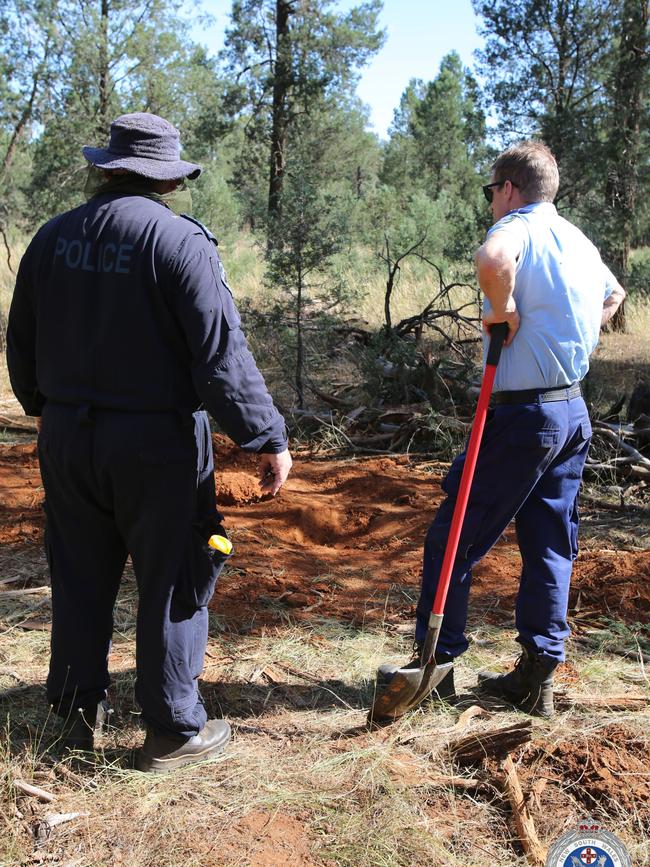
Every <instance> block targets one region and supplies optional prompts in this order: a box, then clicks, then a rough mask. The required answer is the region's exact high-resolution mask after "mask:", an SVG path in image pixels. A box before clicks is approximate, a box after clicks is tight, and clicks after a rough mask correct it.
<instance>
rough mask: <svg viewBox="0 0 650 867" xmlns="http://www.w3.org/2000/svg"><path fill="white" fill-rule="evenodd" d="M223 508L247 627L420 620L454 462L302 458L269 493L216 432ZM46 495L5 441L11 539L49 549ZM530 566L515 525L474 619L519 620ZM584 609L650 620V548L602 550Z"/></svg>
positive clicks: (1, 529)
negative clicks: (423, 572)
mask: <svg viewBox="0 0 650 867" xmlns="http://www.w3.org/2000/svg"><path fill="white" fill-rule="evenodd" d="M214 444H215V453H216V456H215V457H216V467H217V472H216V478H217V488H218V496H219V502H220V508H221V509H222V511H223V513H224V514H225V516H226V526H227V527H228V530H229V532H230V533H231V535H232V538H233V540H234V544H235V556H234V557H233V559H232V560H231V561H230V568H229V569H228V570H227V571H226V573H225V574H224V575H223V576H222V578H221V579H220V583H219V587H218V589H217V593H216V595H215V598H214V601H213V606H214V607H215V608H216V609H217V610H218V611H219V612H220V614H221V615H222V616H223V617H224V618H226V619H227V620H228V621H230V626H231V628H237V626H238V625H239V626H240V627H241V628H242V629H243V630H248V629H249V627H250V623H251V622H252V621H254V622H255V623H256V624H257V625H261V624H263V623H264V622H265V620H267V619H275V618H277V613H278V610H279V609H282V608H284V609H291V612H292V615H293V616H294V618H296V619H309V618H311V617H313V616H314V614H317V615H319V616H320V615H322V616H330V617H331V616H334V617H338V618H341V619H342V620H345V621H346V622H350V623H353V624H360V623H362V622H363V623H365V624H368V625H369V624H372V623H373V622H385V621H386V619H387V618H388V619H389V620H404V621H408V620H410V619H411V618H412V616H413V612H414V607H415V602H416V600H417V591H418V585H419V575H420V563H421V556H422V554H421V545H422V540H423V538H424V534H425V532H426V529H427V527H428V525H429V522H430V521H431V519H432V517H433V514H434V512H435V509H436V506H437V505H438V503H439V502H440V499H441V496H442V493H441V490H440V480H441V477H442V474H443V472H444V466H443V465H440V464H415V463H413V462H411V461H410V460H409V459H408V458H407V457H395V458H393V457H378V458H370V459H356V460H323V459H313V458H310V457H309V456H305V455H299V456H297V457H296V460H295V463H294V469H293V472H292V474H291V476H290V477H289V480H288V482H287V483H286V485H285V486H284V488H283V489H282V491H281V492H280V494H278V496H277V497H275V499H271V498H268V497H266V498H260V497H259V495H258V490H259V488H258V483H257V478H256V458H255V456H251V455H247V454H245V453H243V452H241V451H240V450H239V449H237V448H236V447H234V446H232V445H231V444H230V443H229V442H228V441H226V440H224V439H223V438H222V437H218V436H215V437H214ZM42 499H43V489H42V486H41V480H40V475H39V471H38V462H37V457H36V449H35V445H33V444H22V445H12V446H10V445H0V543H2V544H9V545H11V544H14V545H18V546H21V547H22V546H23V545H25V544H31V543H34V542H38V541H39V540H40V538H41V535H42V529H43V512H42ZM519 568H520V560H519V554H518V550H517V547H516V539H515V534H514V528H509V529H508V531H507V532H506V534H505V535H504V538H503V539H502V540H501V541H500V542H499V543H498V544H497V545H496V546H495V548H493V550H492V551H491V552H490V553H489V554H488V555H487V556H486V557H485V558H484V560H483V561H482V562H481V563H480V564H479V565H478V566H477V567H476V569H475V570H474V584H473V589H472V612H473V613H472V617H473V618H474V621H475V622H477V621H478V622H491V623H499V622H503V621H504V619H510V618H511V616H512V610H513V603H514V599H515V595H516V591H517V579H518V574H519ZM576 604H577V606H578V608H579V610H580V612H596V613H602V614H610V615H612V616H615V617H616V618H618V619H622V620H625V621H628V622H645V621H646V620H647V616H648V611H650V555H649V554H648V552H647V551H624V550H612V549H609V548H593V547H592V548H591V549H590V550H585V551H583V552H582V553H581V554H580V556H579V558H578V560H577V562H576V567H575V571H574V577H573V585H572V596H571V605H572V606H574V605H576Z"/></svg>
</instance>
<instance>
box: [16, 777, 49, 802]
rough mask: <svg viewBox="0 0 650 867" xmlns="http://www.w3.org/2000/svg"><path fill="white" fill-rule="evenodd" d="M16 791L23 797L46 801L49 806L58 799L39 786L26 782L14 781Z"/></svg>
mask: <svg viewBox="0 0 650 867" xmlns="http://www.w3.org/2000/svg"><path fill="white" fill-rule="evenodd" d="M13 785H14V789H16V790H17V791H18V792H22V793H23V795H29V796H30V797H32V798H38V800H39V801H44V802H45V803H46V804H49V803H50V802H51V801H53V800H54V798H55V797H56V796H55V795H53V794H52V793H51V792H47V791H46V790H45V789H41V788H40V787H39V786H32V784H31V783H26V782H25V781H24V780H14V782H13Z"/></svg>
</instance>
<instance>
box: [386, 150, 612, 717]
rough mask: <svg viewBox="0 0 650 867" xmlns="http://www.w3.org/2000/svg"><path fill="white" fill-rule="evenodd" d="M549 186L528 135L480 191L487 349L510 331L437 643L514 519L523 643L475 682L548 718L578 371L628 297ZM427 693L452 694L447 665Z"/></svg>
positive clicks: (448, 645) (454, 480)
mask: <svg viewBox="0 0 650 867" xmlns="http://www.w3.org/2000/svg"><path fill="white" fill-rule="evenodd" d="M558 185H559V175H558V170H557V164H556V162H555V158H554V157H553V154H552V153H551V152H550V150H549V149H548V148H547V147H546V146H545V145H543V144H541V143H538V142H523V143H522V144H520V145H517V146H514V147H511V148H509V149H508V150H507V151H504V153H502V154H501V155H500V156H499V157H498V158H497V160H496V161H495V163H494V166H493V171H492V179H491V182H490V183H489V184H486V185H485V187H484V188H483V191H484V193H485V197H486V199H487V200H488V202H490V203H491V207H492V216H493V218H494V224H493V226H492V228H491V229H490V230H489V232H488V235H487V238H486V240H485V243H484V244H483V245H482V246H481V247H480V248H479V250H478V252H477V254H476V267H477V272H478V279H479V283H480V286H481V289H482V291H483V293H484V296H485V304H484V310H483V326H484V330H485V332H486V345H487V342H488V340H489V330H490V327H491V326H492V325H494V324H496V323H499V322H507V323H508V327H509V332H508V337H507V339H506V341H505V343H504V350H503V352H502V354H501V359H500V361H499V365H498V368H497V374H496V381H495V387H494V390H495V394H494V404H495V405H494V409H493V410H492V412H491V414H490V416H489V417H488V421H487V424H486V427H485V431H484V434H483V441H482V445H481V449H480V452H479V456H478V462H477V466H476V471H475V475H474V481H473V485H472V490H471V493H470V498H469V503H468V507H467V512H466V515H465V521H464V524H463V528H462V532H461V536H460V541H459V545H458V553H457V555H456V560H455V563H454V568H453V571H452V575H451V584H450V587H449V592H448V595H447V601H446V605H445V611H444V619H443V623H442V628H441V631H440V637H439V639H438V645H437V650H436V662H437V663H438V664H441V663H448V662H450V661H452V660H453V659H454V658H455V657H456V656H459V655H460V654H461V653H463V652H464V651H465V650H466V649H467V647H468V642H467V639H466V637H465V624H466V619H467V608H468V601H469V590H470V584H471V580H472V571H471V570H472V566H473V565H474V564H475V563H476V562H477V561H478V560H480V558H481V557H483V556H484V555H485V554H486V553H487V551H489V549H490V548H491V547H492V546H493V545H494V544H495V542H496V541H497V540H498V539H499V537H500V536H501V534H502V533H503V531H504V530H505V528H506V527H507V526H508V524H509V523H510V521H511V520H512V519H513V518H514V519H515V525H516V529H517V540H518V544H519V549H520V551H521V558H522V572H521V579H520V586H519V594H518V597H517V606H516V626H517V632H518V635H517V641H518V642H519V643H520V645H521V648H522V652H521V655H520V657H519V659H518V661H517V663H516V665H515V667H514V670H513V671H511V672H509V673H508V674H504V675H497V674H494V673H492V672H485V673H483V674H480V675H479V686H480V687H481V689H482V691H484V692H485V693H487V694H488V695H491V696H494V697H496V698H499V699H501V700H505V701H506V702H507V703H509V704H514V705H515V706H516V707H519V708H520V709H522V710H525V711H527V712H528V713H531V714H535V715H539V716H543V717H549V716H551V715H552V714H553V688H552V681H553V671H554V669H555V668H556V667H557V665H558V664H559V663H560V662H562V661H563V660H564V641H565V639H566V638H567V636H568V635H569V628H568V624H567V620H566V618H567V608H568V596H569V584H570V579H571V570H572V565H573V560H574V559H575V557H576V556H577V552H578V547H577V532H578V510H577V499H578V490H579V487H580V481H581V477H582V470H583V467H584V463H585V460H586V457H587V451H588V448H589V441H590V438H591V425H590V422H589V416H588V413H587V408H586V406H585V403H584V400H583V399H582V395H581V390H580V381H581V380H582V378H583V377H584V376H585V374H586V373H587V370H588V368H589V355H590V354H591V352H592V351H593V349H594V348H595V346H596V343H597V341H598V333H599V330H600V327H601V325H603V324H604V323H605V322H607V321H608V320H609V319H610V318H611V317H612V316H613V315H614V313H615V312H616V310H617V308H618V306H619V305H620V303H621V301H622V300H623V298H624V296H625V293H624V291H623V289H622V288H621V286H620V285H619V284H618V282H617V281H616V279H615V278H614V277H613V275H612V273H611V272H610V271H609V269H608V268H607V267H606V266H605V265H604V264H603V262H602V260H601V258H600V255H599V253H598V251H597V249H596V248H595V247H594V246H593V244H592V243H591V242H590V241H589V240H588V239H587V238H586V237H585V236H584V235H583V234H582V232H580V230H579V229H577V228H576V227H575V226H573V225H572V224H571V223H569V222H568V221H567V220H565V219H564V218H562V217H560V216H559V215H558V213H557V211H556V210H555V207H554V205H553V204H552V203H553V200H554V198H555V195H556V193H557V189H558ZM464 462H465V454H461V455H460V456H459V457H457V458H456V459H455V460H454V462H453V463H452V465H451V468H450V471H449V474H448V475H447V477H446V479H445V480H444V482H443V484H442V487H443V490H444V491H445V493H446V494H447V498H446V500H445V501H444V503H443V504H442V505H441V507H440V509H439V511H438V513H437V515H436V517H435V519H434V521H433V523H432V524H431V527H430V528H429V531H428V533H427V538H426V542H425V548H424V563H423V571H422V590H421V594H420V600H419V603H418V607H417V624H416V648H415V654H414V657H413V660H412V661H411V662H410V663H409V666H411V667H415V668H419V667H421V666H423V665H424V664H425V663H427V662H428V661H429V660H423V659H422V658H421V653H422V646H423V642H424V638H425V636H426V632H427V626H428V620H429V614H430V612H431V608H432V603H433V598H434V596H435V593H436V589H437V586H438V579H439V575H440V570H441V567H442V561H443V556H444V551H445V546H446V542H447V536H448V535H449V528H450V525H451V519H452V515H453V510H454V505H455V502H456V497H457V493H458V488H459V484H460V478H461V475H462V470H463V466H464ZM407 667H408V666H407ZM396 670H397V666H391V665H387V666H382V668H381V669H380V678H383V679H385V680H389V679H390V678H391V677H392V675H393V673H394V672H395V671H396ZM434 697H436V698H441V699H445V700H453V698H454V697H455V691H454V682H453V668H451V669H450V671H449V673H448V675H447V676H446V677H445V679H444V680H443V681H442V682H441V683H440V684H439V686H438V687H437V690H436V691H435V693H434Z"/></svg>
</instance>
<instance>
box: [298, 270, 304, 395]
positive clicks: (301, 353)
mask: <svg viewBox="0 0 650 867" xmlns="http://www.w3.org/2000/svg"><path fill="white" fill-rule="evenodd" d="M297 282H298V297H297V299H296V393H297V395H298V408H299V409H304V406H305V389H304V385H303V378H302V370H303V366H304V363H305V350H304V346H303V340H302V289H303V285H302V271H300V270H299V271H298V281H297Z"/></svg>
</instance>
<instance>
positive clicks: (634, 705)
mask: <svg viewBox="0 0 650 867" xmlns="http://www.w3.org/2000/svg"><path fill="white" fill-rule="evenodd" d="M555 699H556V702H557V704H558V707H561V708H568V707H583V708H587V709H591V708H605V709H607V710H630V711H633V710H645V708H647V706H648V705H649V704H650V698H647V697H646V696H644V695H566V694H565V693H556V694H555Z"/></svg>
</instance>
